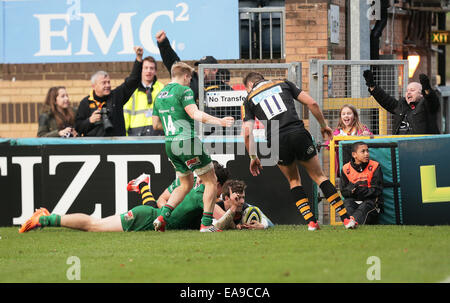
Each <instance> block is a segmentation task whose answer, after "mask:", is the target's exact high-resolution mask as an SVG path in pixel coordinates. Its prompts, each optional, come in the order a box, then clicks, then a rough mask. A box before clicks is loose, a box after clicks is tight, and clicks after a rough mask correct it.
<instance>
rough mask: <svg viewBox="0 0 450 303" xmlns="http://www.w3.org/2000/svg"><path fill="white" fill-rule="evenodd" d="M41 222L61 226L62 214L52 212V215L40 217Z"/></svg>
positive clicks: (46, 224) (43, 224)
mask: <svg viewBox="0 0 450 303" xmlns="http://www.w3.org/2000/svg"><path fill="white" fill-rule="evenodd" d="M39 224H41V225H42V226H52V227H60V226H61V216H60V215H56V214H51V215H50V216H41V217H40V218H39Z"/></svg>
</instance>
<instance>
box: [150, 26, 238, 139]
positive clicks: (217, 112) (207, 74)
mask: <svg viewBox="0 0 450 303" xmlns="http://www.w3.org/2000/svg"><path fill="white" fill-rule="evenodd" d="M156 41H157V42H158V48H159V52H160V54H161V58H162V60H163V63H164V65H165V66H166V68H167V70H169V71H170V70H171V68H172V65H173V64H174V63H175V62H178V61H180V57H178V55H177V53H176V52H175V51H174V50H173V48H172V46H171V45H170V42H169V39H168V38H167V35H166V33H165V31H163V30H161V31H159V32H158V33H157V34H156ZM199 64H218V61H217V59H216V58H214V57H213V56H204V57H202V58H201V59H200V60H199V61H197V62H195V63H194V65H195V66H198V65H199ZM225 73H226V71H225V70H223V74H225ZM223 74H222V71H221V72H220V73H219V69H217V68H205V69H204V92H205V93H208V92H214V91H232V90H233V89H232V88H231V87H230V86H229V85H228V84H227V83H226V76H225V77H224V76H223ZM198 77H199V76H198V73H197V71H194V72H193V73H192V79H191V82H190V83H189V87H190V88H191V89H192V91H193V92H194V99H195V101H196V102H197V104H198V100H199V86H198V83H199V78H198ZM205 112H206V113H208V114H210V115H213V116H216V117H220V118H222V117H226V116H232V117H233V118H234V119H235V120H240V119H241V109H240V107H239V106H231V107H228V106H227V107H206V108H205ZM208 128H210V130H208V131H206V132H205V134H206V135H210V134H214V133H215V132H217V133H218V134H219V135H221V134H226V133H227V134H231V133H233V134H235V135H237V134H238V130H237V129H236V128H233V129H231V130H226V129H225V128H221V127H217V126H208Z"/></svg>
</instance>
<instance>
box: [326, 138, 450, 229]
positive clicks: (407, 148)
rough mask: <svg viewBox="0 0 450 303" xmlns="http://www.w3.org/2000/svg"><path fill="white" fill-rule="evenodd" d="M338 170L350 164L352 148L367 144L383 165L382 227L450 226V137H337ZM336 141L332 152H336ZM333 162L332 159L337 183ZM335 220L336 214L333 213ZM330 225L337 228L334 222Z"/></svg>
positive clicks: (331, 146)
mask: <svg viewBox="0 0 450 303" xmlns="http://www.w3.org/2000/svg"><path fill="white" fill-rule="evenodd" d="M334 140H336V141H339V145H338V147H339V148H338V150H339V167H342V166H343V164H344V163H346V162H348V161H350V158H351V145H352V144H353V143H354V142H356V141H363V142H366V143H367V144H368V146H369V151H370V156H371V158H372V159H373V160H376V161H378V162H380V164H381V168H382V171H383V179H384V187H385V188H384V190H383V198H384V212H382V213H381V214H380V223H381V224H405V225H440V224H450V175H449V174H448V171H449V170H450V161H449V160H448V158H447V157H448V152H449V151H450V135H436V136H405V137H401V136H390V137H385V138H376V139H371V138H369V137H336V138H334ZM334 140H333V142H332V144H331V145H330V149H331V150H334V143H335V142H334ZM334 163H335V161H334V159H330V166H331V169H330V171H331V174H332V175H333V176H332V179H333V180H334V172H335V169H334ZM330 218H332V219H334V212H333V213H330ZM331 221H332V222H330V223H331V224H335V222H334V221H333V220H331Z"/></svg>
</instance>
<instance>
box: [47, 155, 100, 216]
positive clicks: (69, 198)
mask: <svg viewBox="0 0 450 303" xmlns="http://www.w3.org/2000/svg"><path fill="white" fill-rule="evenodd" d="M48 161H49V164H48V168H49V174H50V175H56V167H57V166H58V165H59V164H60V163H71V162H84V163H83V165H82V166H81V168H80V170H79V171H78V173H77V175H76V176H75V178H73V180H72V182H71V183H70V185H69V186H68V187H67V189H66V191H65V192H64V194H63V195H62V197H61V199H59V202H58V203H57V204H56V206H55V208H54V209H53V211H52V212H54V213H56V214H59V215H63V214H65V213H67V211H68V210H69V208H70V206H72V203H73V202H74V201H75V199H76V198H77V196H78V194H79V193H80V192H81V190H82V189H83V187H84V185H86V183H87V181H88V180H89V178H90V177H91V175H92V173H93V172H94V170H95V169H96V168H97V166H98V164H99V163H100V156H97V155H95V156H88V155H83V156H76V155H64V156H49V160H48Z"/></svg>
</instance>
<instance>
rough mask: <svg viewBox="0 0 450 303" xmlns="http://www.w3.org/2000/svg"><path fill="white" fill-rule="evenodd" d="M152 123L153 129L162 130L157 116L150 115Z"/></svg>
mask: <svg viewBox="0 0 450 303" xmlns="http://www.w3.org/2000/svg"><path fill="white" fill-rule="evenodd" d="M152 125H153V129H154V130H164V129H163V125H162V123H161V119H160V118H159V116H152Z"/></svg>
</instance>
